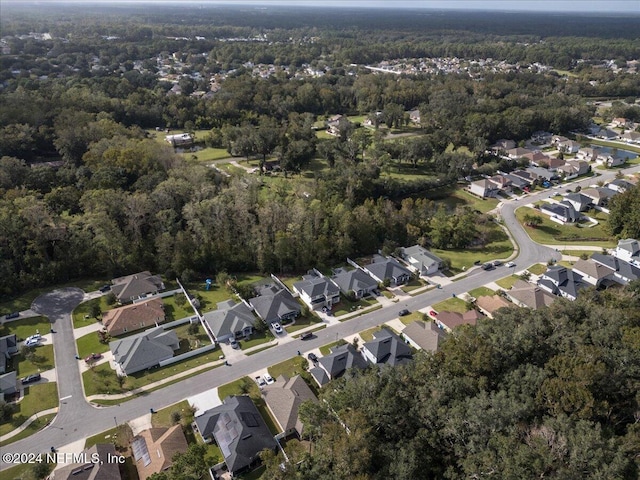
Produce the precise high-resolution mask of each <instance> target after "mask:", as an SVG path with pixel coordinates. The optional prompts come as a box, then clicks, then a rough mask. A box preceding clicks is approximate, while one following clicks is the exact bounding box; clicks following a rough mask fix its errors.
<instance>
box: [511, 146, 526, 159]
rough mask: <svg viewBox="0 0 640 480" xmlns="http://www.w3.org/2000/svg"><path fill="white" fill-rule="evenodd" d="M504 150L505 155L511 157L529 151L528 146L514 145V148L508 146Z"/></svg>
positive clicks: (517, 156) (516, 156)
mask: <svg viewBox="0 0 640 480" xmlns="http://www.w3.org/2000/svg"><path fill="white" fill-rule="evenodd" d="M506 152H507V157H509V158H512V159H517V158H521V157H524V156H525V155H527V154H529V153H531V150H529V149H528V148H522V147H515V148H509V149H508V150H507V151H506Z"/></svg>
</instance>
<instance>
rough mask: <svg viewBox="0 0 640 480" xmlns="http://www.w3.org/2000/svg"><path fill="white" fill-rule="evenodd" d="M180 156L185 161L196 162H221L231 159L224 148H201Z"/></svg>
mask: <svg viewBox="0 0 640 480" xmlns="http://www.w3.org/2000/svg"><path fill="white" fill-rule="evenodd" d="M182 156H183V157H184V158H186V159H193V160H195V161H197V162H211V161H213V160H221V159H223V158H230V157H231V155H230V154H229V152H227V149H226V148H212V147H207V148H203V149H202V150H198V151H197V152H184V153H183V154H182ZM194 157H195V158H194Z"/></svg>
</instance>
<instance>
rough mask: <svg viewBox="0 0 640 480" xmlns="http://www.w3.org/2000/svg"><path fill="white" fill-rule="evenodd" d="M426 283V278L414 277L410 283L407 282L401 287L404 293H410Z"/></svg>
mask: <svg viewBox="0 0 640 480" xmlns="http://www.w3.org/2000/svg"><path fill="white" fill-rule="evenodd" d="M425 285H426V282H425V281H424V280H421V279H415V278H414V279H413V280H411V281H410V282H409V283H406V284H404V285H403V286H402V287H400V290H402V291H403V292H404V293H410V292H413V291H414V290H417V289H419V288H422V287H424V286H425Z"/></svg>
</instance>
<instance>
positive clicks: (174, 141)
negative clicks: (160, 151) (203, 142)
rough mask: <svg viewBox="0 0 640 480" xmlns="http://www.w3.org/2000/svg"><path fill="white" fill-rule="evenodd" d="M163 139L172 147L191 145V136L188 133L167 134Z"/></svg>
mask: <svg viewBox="0 0 640 480" xmlns="http://www.w3.org/2000/svg"><path fill="white" fill-rule="evenodd" d="M164 139H165V141H166V142H167V143H169V145H171V146H172V147H188V146H190V145H193V136H192V135H191V134H190V133H178V134H176V135H167V136H165V137H164Z"/></svg>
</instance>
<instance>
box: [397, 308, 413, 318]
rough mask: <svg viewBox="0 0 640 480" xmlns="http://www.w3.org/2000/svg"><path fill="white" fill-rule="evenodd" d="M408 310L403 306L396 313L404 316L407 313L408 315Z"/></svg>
mask: <svg viewBox="0 0 640 480" xmlns="http://www.w3.org/2000/svg"><path fill="white" fill-rule="evenodd" d="M409 313H411V312H409V310H407V309H406V308H403V309H402V310H400V312H399V313H398V315H400V316H401V317H405V316H407V315H409Z"/></svg>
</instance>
